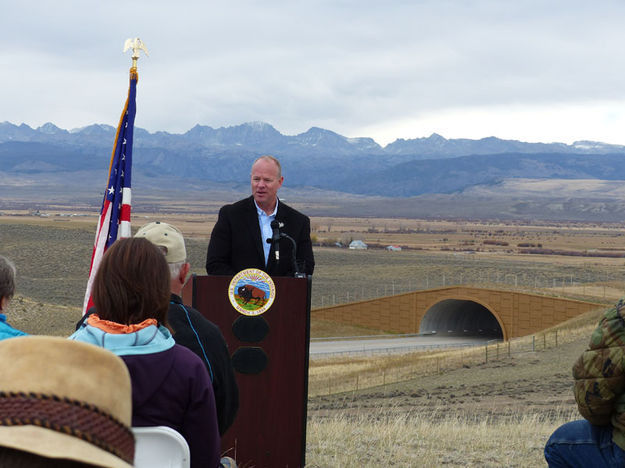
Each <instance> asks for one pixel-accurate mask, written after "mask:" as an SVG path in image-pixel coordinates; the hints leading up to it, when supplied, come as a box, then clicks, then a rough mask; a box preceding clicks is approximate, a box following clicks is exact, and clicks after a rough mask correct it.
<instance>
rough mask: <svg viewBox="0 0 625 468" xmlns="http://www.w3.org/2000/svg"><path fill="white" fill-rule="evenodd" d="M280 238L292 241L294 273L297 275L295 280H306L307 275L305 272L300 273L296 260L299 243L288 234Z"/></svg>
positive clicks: (282, 234) (283, 234)
mask: <svg viewBox="0 0 625 468" xmlns="http://www.w3.org/2000/svg"><path fill="white" fill-rule="evenodd" d="M280 237H284V238H285V239H288V240H289V241H291V246H292V248H293V249H292V255H291V256H292V258H293V271H294V272H295V274H294V275H293V277H294V278H306V273H304V272H300V271H298V269H297V261H296V259H295V254H296V252H297V243H296V242H295V239H293V238H292V237H291V236H289V235H288V234H285V233H284V232H281V233H280Z"/></svg>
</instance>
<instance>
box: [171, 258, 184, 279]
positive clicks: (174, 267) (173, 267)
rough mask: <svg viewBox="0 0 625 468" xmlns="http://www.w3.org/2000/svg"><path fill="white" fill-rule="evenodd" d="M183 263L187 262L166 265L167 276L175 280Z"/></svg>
mask: <svg viewBox="0 0 625 468" xmlns="http://www.w3.org/2000/svg"><path fill="white" fill-rule="evenodd" d="M185 263H187V262H186V261H184V262H176V263H168V264H167V266H168V267H169V274H170V275H171V278H172V279H174V278H176V277H177V276H178V275H179V274H180V269H181V268H182V265H184V264H185Z"/></svg>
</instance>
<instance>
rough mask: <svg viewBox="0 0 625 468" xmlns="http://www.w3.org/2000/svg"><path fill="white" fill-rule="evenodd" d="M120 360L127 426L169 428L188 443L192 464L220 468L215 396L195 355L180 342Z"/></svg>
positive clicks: (193, 466)
mask: <svg viewBox="0 0 625 468" xmlns="http://www.w3.org/2000/svg"><path fill="white" fill-rule="evenodd" d="M121 358H122V359H123V360H124V362H125V363H126V366H127V367H128V371H129V372H130V378H131V380H132V425H133V426H139V427H141V426H168V427H171V428H172V429H175V430H176V431H178V432H180V433H181V434H182V435H183V437H184V438H185V439H186V440H187V442H188V443H189V448H190V450H191V467H192V468H200V467H202V468H205V467H217V466H219V452H220V444H221V440H220V438H219V430H218V428H217V411H216V409H215V397H214V395H213V387H212V385H211V382H210V379H209V377H208V373H207V371H206V367H205V366H204V364H203V363H202V361H201V360H200V358H198V357H197V356H196V355H195V354H194V353H193V352H192V351H190V350H189V349H187V348H185V347H183V346H180V345H174V347H173V348H171V349H168V350H166V351H162V352H160V353H154V354H144V355H128V356H121Z"/></svg>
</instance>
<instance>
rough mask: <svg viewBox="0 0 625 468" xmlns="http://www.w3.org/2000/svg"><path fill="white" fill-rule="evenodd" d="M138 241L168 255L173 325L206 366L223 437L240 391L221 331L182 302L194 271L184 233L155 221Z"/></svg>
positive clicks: (144, 228) (182, 341)
mask: <svg viewBox="0 0 625 468" xmlns="http://www.w3.org/2000/svg"><path fill="white" fill-rule="evenodd" d="M135 237H139V238H145V239H147V240H149V241H150V242H152V243H153V244H154V245H156V246H157V247H159V248H160V249H161V250H162V251H163V253H164V254H165V260H167V264H168V265H169V272H170V275H171V284H170V291H171V296H170V300H169V310H168V311H167V314H168V319H169V325H170V326H171V328H172V329H173V331H174V333H173V337H174V340H176V343H178V344H181V345H183V346H186V347H187V348H189V349H190V350H191V351H193V352H194V353H195V354H197V355H198V356H199V357H200V358H201V359H202V361H203V362H204V364H205V365H206V369H207V370H208V373H209V375H210V378H211V381H212V383H213V390H214V392H215V403H216V405H217V421H218V424H219V434H220V435H223V434H224V433H225V432H226V430H227V429H228V428H229V427H230V426H231V425H232V423H233V421H234V419H235V417H236V414H237V411H238V409H239V388H238V386H237V381H236V379H235V376H234V369H233V368H232V362H231V360H230V353H229V352H228V346H227V344H226V340H225V339H224V337H223V335H222V333H221V331H220V330H219V327H217V325H215V324H214V323H213V322H211V321H210V320H208V319H206V318H205V317H204V316H203V315H202V314H201V313H200V312H198V311H197V310H196V309H194V308H193V307H191V306H188V305H185V304H183V302H182V298H181V294H182V288H183V286H184V284H185V281H186V279H187V275H188V274H189V270H190V268H191V265H190V264H189V263H188V262H187V250H186V247H185V243H184V237H183V235H182V232H180V230H179V229H178V228H176V227H175V226H172V225H171V224H167V223H162V222H160V221H154V222H151V223H148V224H146V225H144V226H142V227H141V228H140V229H139V230H138V231H137V233H136V234H135Z"/></svg>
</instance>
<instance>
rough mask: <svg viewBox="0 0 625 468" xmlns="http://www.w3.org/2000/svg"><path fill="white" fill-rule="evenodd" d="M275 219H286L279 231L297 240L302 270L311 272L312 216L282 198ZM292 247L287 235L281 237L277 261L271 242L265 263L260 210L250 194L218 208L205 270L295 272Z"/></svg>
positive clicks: (291, 273) (222, 272)
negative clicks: (259, 219) (248, 269)
mask: <svg viewBox="0 0 625 468" xmlns="http://www.w3.org/2000/svg"><path fill="white" fill-rule="evenodd" d="M276 220H277V221H279V222H282V223H284V226H283V227H282V228H281V229H280V231H281V232H283V233H285V234H288V235H289V236H291V237H292V238H293V239H294V240H295V242H296V243H297V251H296V256H295V258H296V260H297V261H298V263H299V265H302V266H300V268H299V270H300V271H301V272H304V273H306V274H308V275H312V273H313V270H314V268H315V259H314V257H313V251H312V242H311V240H310V219H309V218H308V216H305V215H303V214H302V213H300V212H299V211H297V210H294V209H293V208H291V207H290V206H288V205H286V204H284V203H282V202H279V203H278V211H277V213H276ZM264 241H265V240H264V239H263V240H262V242H264ZM292 250H293V246H292V244H291V242H290V241H289V240H288V239H285V238H282V239H280V262H279V264H276V261H275V257H274V251H273V246H272V247H271V251H270V252H269V260H268V264H267V266H265V256H264V253H263V245H262V243H261V238H260V226H259V225H258V214H257V212H256V205H255V204H254V198H253V197H251V196H250V197H249V198H245V199H243V200H240V201H238V202H236V203H234V204H232V205H226V206H223V207H222V208H221V210H219V218H218V219H217V223H216V224H215V227H214V228H213V232H212V234H211V239H210V242H209V244H208V251H207V253H206V272H207V273H208V274H209V275H234V274H236V273H238V272H239V271H241V270H244V269H246V268H257V269H259V270H263V271H265V272H267V273H268V274H269V275H270V276H293V274H294V273H295V272H294V271H293V255H292Z"/></svg>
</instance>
